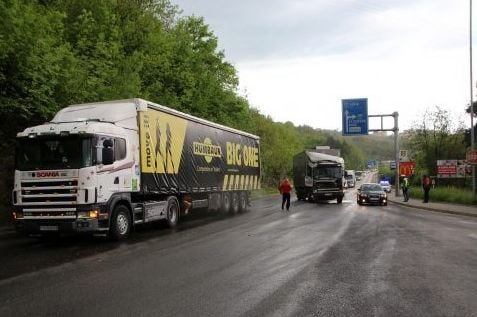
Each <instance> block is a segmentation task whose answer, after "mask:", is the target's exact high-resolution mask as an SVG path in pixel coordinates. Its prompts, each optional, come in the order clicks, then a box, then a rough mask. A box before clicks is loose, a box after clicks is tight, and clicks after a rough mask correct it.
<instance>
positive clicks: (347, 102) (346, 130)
mask: <svg viewBox="0 0 477 317" xmlns="http://www.w3.org/2000/svg"><path fill="white" fill-rule="evenodd" d="M341 104H342V110H341V111H342V116H343V135H360V134H368V99H367V98H362V99H343V100H341Z"/></svg>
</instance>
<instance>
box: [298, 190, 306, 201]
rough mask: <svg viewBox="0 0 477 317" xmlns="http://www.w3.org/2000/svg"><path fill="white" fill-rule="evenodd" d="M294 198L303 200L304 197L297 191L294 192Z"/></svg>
mask: <svg viewBox="0 0 477 317" xmlns="http://www.w3.org/2000/svg"><path fill="white" fill-rule="evenodd" d="M296 199H298V200H305V199H306V198H305V197H304V196H303V194H302V193H301V192H299V191H297V192H296Z"/></svg>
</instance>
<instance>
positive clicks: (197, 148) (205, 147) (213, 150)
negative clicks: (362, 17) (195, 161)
mask: <svg viewBox="0 0 477 317" xmlns="http://www.w3.org/2000/svg"><path fill="white" fill-rule="evenodd" d="M192 146H193V147H194V155H200V156H203V157H204V158H205V161H206V162H207V163H210V162H212V158H214V157H222V148H221V147H220V146H218V145H213V144H212V141H211V140H210V139H209V138H205V139H204V142H203V143H200V142H193V144H192Z"/></svg>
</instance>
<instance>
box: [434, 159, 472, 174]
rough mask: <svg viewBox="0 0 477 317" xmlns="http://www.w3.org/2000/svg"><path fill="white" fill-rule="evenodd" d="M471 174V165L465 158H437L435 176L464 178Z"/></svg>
mask: <svg viewBox="0 0 477 317" xmlns="http://www.w3.org/2000/svg"><path fill="white" fill-rule="evenodd" d="M470 176H472V166H471V165H470V164H467V162H466V161H465V160H437V177H439V178H464V177H470Z"/></svg>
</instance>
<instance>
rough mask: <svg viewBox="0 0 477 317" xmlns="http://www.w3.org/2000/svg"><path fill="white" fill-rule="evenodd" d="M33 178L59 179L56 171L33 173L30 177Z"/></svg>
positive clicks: (58, 173)
mask: <svg viewBox="0 0 477 317" xmlns="http://www.w3.org/2000/svg"><path fill="white" fill-rule="evenodd" d="M32 176H33V177H59V176H60V172H58V171H45V172H35V173H33V175H32Z"/></svg>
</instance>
